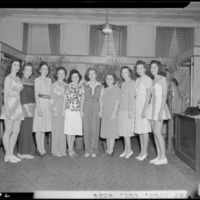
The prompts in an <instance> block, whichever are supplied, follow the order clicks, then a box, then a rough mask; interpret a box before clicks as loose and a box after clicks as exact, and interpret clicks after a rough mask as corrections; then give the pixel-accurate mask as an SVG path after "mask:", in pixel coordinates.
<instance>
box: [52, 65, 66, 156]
mask: <svg viewBox="0 0 200 200" xmlns="http://www.w3.org/2000/svg"><path fill="white" fill-rule="evenodd" d="M66 76H67V71H66V69H65V68H64V67H58V68H57V69H56V73H55V78H56V82H54V83H53V84H52V85H51V100H50V111H51V119H52V120H51V123H52V132H51V136H52V140H51V153H52V155H53V156H57V157H61V156H66V155H67V154H66V136H65V135H64V110H65V104H64V94H65V90H66V87H67V84H66V83H65V82H64V80H65V77H66Z"/></svg>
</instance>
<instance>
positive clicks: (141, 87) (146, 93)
mask: <svg viewBox="0 0 200 200" xmlns="http://www.w3.org/2000/svg"><path fill="white" fill-rule="evenodd" d="M146 70H147V64H146V63H145V62H144V61H140V60H139V61H137V63H136V66H135V71H136V74H137V75H139V78H137V79H136V99H135V119H134V121H135V133H137V134H139V138H140V148H141V152H140V154H139V156H137V157H136V159H138V160H140V161H142V160H144V159H146V157H147V149H148V142H149V134H148V133H149V132H151V124H150V121H149V120H148V119H147V107H148V105H149V102H150V98H151V87H152V80H151V78H149V77H148V76H147V75H146V74H145V72H146Z"/></svg>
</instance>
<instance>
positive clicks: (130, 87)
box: [128, 81, 135, 118]
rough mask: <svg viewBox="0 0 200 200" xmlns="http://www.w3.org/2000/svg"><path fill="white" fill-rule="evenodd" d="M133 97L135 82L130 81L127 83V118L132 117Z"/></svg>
mask: <svg viewBox="0 0 200 200" xmlns="http://www.w3.org/2000/svg"><path fill="white" fill-rule="evenodd" d="M134 97H135V83H134V82H133V81H131V83H130V85H129V97H128V113H129V118H131V117H132V115H133V101H134Z"/></svg>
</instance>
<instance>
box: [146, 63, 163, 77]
mask: <svg viewBox="0 0 200 200" xmlns="http://www.w3.org/2000/svg"><path fill="white" fill-rule="evenodd" d="M152 64H156V65H157V66H158V75H162V76H166V73H165V72H164V71H163V67H162V63H161V62H160V61H158V60H152V61H151V63H150V68H149V70H150V71H151V66H152Z"/></svg>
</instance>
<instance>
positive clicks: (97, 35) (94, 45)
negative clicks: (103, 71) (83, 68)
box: [90, 25, 127, 56]
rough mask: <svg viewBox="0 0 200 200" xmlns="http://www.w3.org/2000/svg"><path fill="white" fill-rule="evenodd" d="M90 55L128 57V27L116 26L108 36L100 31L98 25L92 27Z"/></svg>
mask: <svg viewBox="0 0 200 200" xmlns="http://www.w3.org/2000/svg"><path fill="white" fill-rule="evenodd" d="M90 55H93V56H107V55H110V56H126V55H127V27H126V26H115V29H114V30H113V32H112V33H111V34H110V35H108V34H104V33H103V32H102V30H100V29H99V26H98V25H91V26H90Z"/></svg>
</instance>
